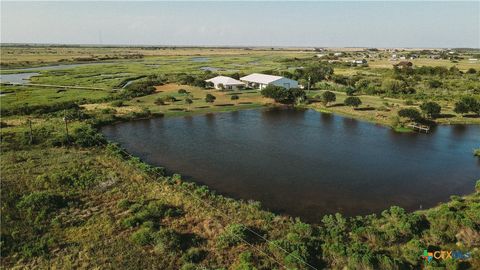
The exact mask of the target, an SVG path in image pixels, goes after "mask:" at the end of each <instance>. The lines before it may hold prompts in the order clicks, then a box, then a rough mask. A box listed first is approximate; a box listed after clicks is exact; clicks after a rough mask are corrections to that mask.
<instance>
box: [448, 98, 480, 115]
mask: <svg viewBox="0 0 480 270" xmlns="http://www.w3.org/2000/svg"><path fill="white" fill-rule="evenodd" d="M454 111H455V112H456V113H459V114H466V113H469V112H472V113H474V114H477V115H480V101H479V100H478V99H476V98H474V97H463V98H462V99H461V100H460V101H458V102H457V103H455V109H454Z"/></svg>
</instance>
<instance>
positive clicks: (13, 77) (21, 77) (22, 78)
mask: <svg viewBox="0 0 480 270" xmlns="http://www.w3.org/2000/svg"><path fill="white" fill-rule="evenodd" d="M39 74H40V73H37V72H26V73H16V74H0V82H2V83H7V82H9V83H28V80H30V78H31V77H33V76H37V75H39Z"/></svg>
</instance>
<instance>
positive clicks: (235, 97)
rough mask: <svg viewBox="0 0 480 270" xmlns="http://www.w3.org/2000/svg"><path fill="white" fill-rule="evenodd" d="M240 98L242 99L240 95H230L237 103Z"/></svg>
mask: <svg viewBox="0 0 480 270" xmlns="http://www.w3.org/2000/svg"><path fill="white" fill-rule="evenodd" d="M239 99H240V97H239V96H238V95H232V96H231V97H230V100H234V101H235V103H237V102H238V100H239Z"/></svg>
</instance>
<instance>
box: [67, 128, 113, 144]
mask: <svg viewBox="0 0 480 270" xmlns="http://www.w3.org/2000/svg"><path fill="white" fill-rule="evenodd" d="M73 139H74V142H75V143H76V144H77V145H79V146H82V147H92V146H97V145H103V144H104V143H106V140H105V138H104V137H103V135H102V134H101V133H99V132H97V131H96V130H95V129H93V128H92V127H91V126H89V125H85V126H82V127H79V128H77V129H75V130H74V131H73Z"/></svg>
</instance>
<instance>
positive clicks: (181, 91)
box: [178, 89, 188, 95]
mask: <svg viewBox="0 0 480 270" xmlns="http://www.w3.org/2000/svg"><path fill="white" fill-rule="evenodd" d="M178 93H179V94H182V95H184V94H188V91H187V90H185V89H178Z"/></svg>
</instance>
